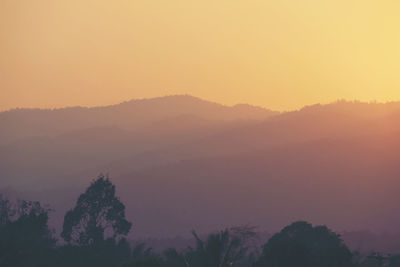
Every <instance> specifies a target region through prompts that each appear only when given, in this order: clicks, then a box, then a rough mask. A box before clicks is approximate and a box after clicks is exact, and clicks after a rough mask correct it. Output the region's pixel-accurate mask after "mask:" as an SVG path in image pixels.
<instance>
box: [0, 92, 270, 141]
mask: <svg viewBox="0 0 400 267" xmlns="http://www.w3.org/2000/svg"><path fill="white" fill-rule="evenodd" d="M277 114H278V112H274V111H271V110H266V109H262V108H258V107H252V106H248V105H245V106H243V105H239V106H234V107H228V106H224V105H220V104H217V103H213V102H209V101H205V100H202V99H199V98H196V97H192V96H189V95H176V96H167V97H159V98H151V99H141V100H131V101H128V102H124V103H121V104H117V105H111V106H105V107H94V108H83V107H71V108H61V109H54V110H50V109H14V110H10V111H6V112H1V113H0V128H1V129H2V131H1V132H0V144H3V145H4V144H10V143H12V142H14V141H19V140H21V139H26V138H36V137H54V136H56V135H60V134H63V133H66V132H72V131H77V130H82V129H90V128H98V127H104V126H115V127H119V128H122V129H126V130H131V131H134V130H140V129H142V128H143V127H147V126H149V125H151V124H152V123H157V122H159V121H162V120H166V119H173V118H176V117H179V116H183V115H192V116H196V117H199V118H202V119H205V120H211V121H233V120H253V119H256V120H260V119H261V120H262V119H266V118H268V117H271V116H273V115H277Z"/></svg>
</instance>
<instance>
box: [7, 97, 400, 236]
mask: <svg viewBox="0 0 400 267" xmlns="http://www.w3.org/2000/svg"><path fill="white" fill-rule="evenodd" d="M0 129H2V131H1V132H0V137H1V138H0V143H1V144H3V145H1V146H0V177H2V179H1V180H0V187H7V188H13V189H14V190H16V191H19V192H21V193H22V194H25V195H27V196H30V197H31V198H36V199H39V200H42V201H45V202H47V203H50V204H52V205H53V207H54V208H55V210H56V211H55V213H54V214H53V217H52V220H53V222H54V224H55V225H60V224H61V220H62V217H63V214H64V212H65V210H66V209H67V208H70V207H71V206H72V205H73V201H74V199H75V198H76V197H77V196H78V194H79V192H81V191H83V190H84V188H85V187H86V186H87V185H88V183H89V181H90V180H91V179H93V178H94V177H96V175H97V174H98V173H100V172H105V173H110V175H111V178H112V179H113V181H114V182H115V183H116V185H117V191H118V193H119V194H120V195H121V198H122V200H123V201H124V202H125V203H126V206H127V212H128V217H130V218H132V220H133V221H134V229H133V233H132V234H133V235H135V236H141V237H148V236H153V237H157V236H164V237H165V236H174V235H176V234H185V233H189V232H190V230H191V229H193V228H196V229H198V230H199V231H200V232H207V231H210V230H215V229H217V228H223V227H226V226H232V225H237V224H247V223H249V224H255V225H260V226H262V227H264V228H266V229H265V230H271V231H272V230H277V229H278V228H279V227H281V226H282V225H287V224H288V223H290V222H292V221H293V220H297V219H304V220H308V221H312V222H314V223H317V224H325V223H328V224H329V225H330V226H332V227H333V228H334V229H335V230H338V231H341V230H364V229H369V230H374V231H381V230H387V231H396V230H397V229H398V225H399V223H400V215H399V214H400V210H399V208H398V205H397V203H399V201H400V195H399V194H398V192H397V191H398V190H397V188H399V186H400V167H399V166H400V165H399V164H398V162H399V161H398V151H400V103H398V102H394V103H386V104H379V103H361V102H346V101H338V102H336V103H332V104H327V105H313V106H308V107H304V108H303V109H300V110H297V111H291V112H284V113H278V112H273V111H270V110H266V109H262V108H258V107H252V106H249V105H236V106H233V107H227V106H223V105H219V104H216V103H212V102H207V101H204V100H201V99H198V98H195V97H191V96H170V97H164V98H156V99H146V100H134V101H130V102H125V103H122V104H119V105H115V106H108V107H99V108H67V109H59V110H14V111H9V112H3V113H0ZM3 129H5V130H3Z"/></svg>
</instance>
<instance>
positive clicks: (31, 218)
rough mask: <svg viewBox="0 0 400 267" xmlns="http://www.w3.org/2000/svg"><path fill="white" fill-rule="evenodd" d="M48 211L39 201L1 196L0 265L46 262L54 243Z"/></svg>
mask: <svg viewBox="0 0 400 267" xmlns="http://www.w3.org/2000/svg"><path fill="white" fill-rule="evenodd" d="M49 211H50V210H49V209H48V208H44V207H42V206H41V205H40V203H39V202H33V201H25V200H20V201H18V202H17V203H11V202H10V201H9V200H7V199H5V198H3V197H0V214H1V218H2V219H1V225H0V266H10V267H12V266H45V265H46V264H49V261H50V260H51V253H52V249H53V248H54V247H55V243H56V240H55V239H54V238H53V237H52V232H51V231H50V230H49V228H48V225H47V221H48V212H49Z"/></svg>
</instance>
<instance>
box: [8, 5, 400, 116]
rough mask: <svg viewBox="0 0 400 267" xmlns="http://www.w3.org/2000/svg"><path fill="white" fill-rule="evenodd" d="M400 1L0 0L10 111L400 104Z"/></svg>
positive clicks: (278, 108)
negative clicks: (123, 105) (186, 103)
mask: <svg viewBox="0 0 400 267" xmlns="http://www.w3.org/2000/svg"><path fill="white" fill-rule="evenodd" d="M399 14H400V1H398V0H381V1H378V0H374V1H369V0H332V1H326V0H302V1H299V0H273V1H268V0H246V1H244V0H229V1H228V0H201V1H197V0H153V1H143V0H140V1H136V0H113V1H110V0H108V1H106V0H68V1H67V0H64V1H62V0H35V1H32V0H0V110H7V109H10V108H16V107H41V108H56V107H64V106H75V105H82V106H96V105H107V104H114V103H119V102H122V101H126V100H130V99H132V98H148V97H157V96H164V95H173V94H191V95H194V96H197V97H201V98H204V99H207V100H212V101H216V102H219V103H223V104H227V105H232V104H236V103H249V104H253V105H259V106H264V107H268V108H271V109H275V110H291V109H296V108H299V107H302V106H304V105H308V104H314V103H328V102H332V101H335V100H337V99H348V100H355V99H357V100H361V101H379V102H381V101H396V100H400V79H399V76H400V75H399V74H400V30H399V29H400V16H399Z"/></svg>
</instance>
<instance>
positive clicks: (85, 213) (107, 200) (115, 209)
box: [61, 174, 132, 246]
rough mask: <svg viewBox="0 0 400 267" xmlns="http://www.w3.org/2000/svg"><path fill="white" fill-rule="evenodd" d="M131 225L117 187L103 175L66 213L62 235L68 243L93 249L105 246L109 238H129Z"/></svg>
mask: <svg viewBox="0 0 400 267" xmlns="http://www.w3.org/2000/svg"><path fill="white" fill-rule="evenodd" d="M131 226H132V224H131V223H130V222H129V221H127V220H126V218H125V205H124V204H123V203H122V202H121V201H120V200H119V198H117V197H116V196H115V186H114V185H113V184H112V183H111V181H110V180H109V178H108V177H104V175H102V174H100V175H99V176H98V178H97V179H96V180H94V181H93V182H92V183H91V184H90V186H89V187H88V188H87V189H86V191H85V193H83V194H81V195H80V196H79V198H78V201H77V203H76V206H75V208H74V209H72V210H70V211H68V212H67V213H66V215H65V217H64V225H63V231H62V233H61V236H62V238H63V239H64V240H65V241H66V242H67V243H69V244H76V245H81V246H90V245H96V244H100V243H102V242H103V241H104V240H105V236H106V235H108V237H109V238H112V239H114V240H116V239H117V238H119V237H121V236H124V235H127V234H128V232H129V230H130V229H131Z"/></svg>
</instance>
